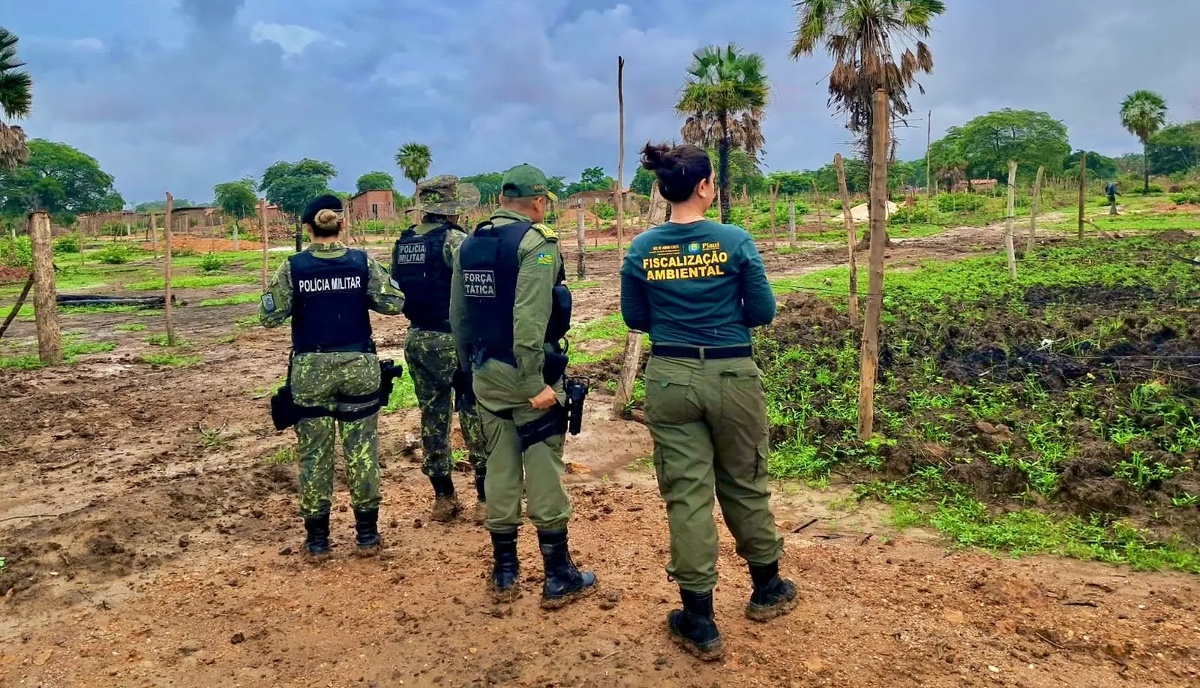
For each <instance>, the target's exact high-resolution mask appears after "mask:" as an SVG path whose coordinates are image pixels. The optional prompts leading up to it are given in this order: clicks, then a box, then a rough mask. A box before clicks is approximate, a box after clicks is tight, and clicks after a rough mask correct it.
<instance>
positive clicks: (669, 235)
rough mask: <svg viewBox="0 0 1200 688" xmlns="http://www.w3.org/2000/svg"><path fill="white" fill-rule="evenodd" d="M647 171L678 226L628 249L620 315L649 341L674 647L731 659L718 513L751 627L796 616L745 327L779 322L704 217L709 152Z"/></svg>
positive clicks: (755, 267) (749, 260)
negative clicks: (717, 615) (783, 569)
mask: <svg viewBox="0 0 1200 688" xmlns="http://www.w3.org/2000/svg"><path fill="white" fill-rule="evenodd" d="M642 166H643V167H645V168H646V169H649V170H651V171H653V172H654V173H655V174H656V176H657V177H658V185H659V191H660V192H661V193H662V196H663V198H665V199H666V200H667V201H668V202H669V203H670V204H671V220H670V221H669V222H667V223H666V224H663V225H660V226H658V227H655V228H653V229H651V230H649V231H647V232H644V233H642V234H641V235H639V236H638V237H637V238H636V239H634V240H633V242H632V243H631V244H630V247H629V252H628V254H627V255H626V257H625V262H624V264H623V266H622V268H621V314H622V316H623V317H624V319H625V323H626V324H627V325H628V326H629V328H630V329H631V330H640V331H643V332H648V333H649V334H650V339H651V341H652V346H651V349H650V353H651V356H650V359H649V360H648V361H647V363H646V401H645V404H646V424H647V426H649V428H650V434H651V436H652V437H653V439H654V467H655V472H656V475H657V478H658V486H659V491H660V492H661V494H662V496H663V499H664V500H665V501H666V505H667V521H668V524H669V526H670V531H671V561H670V564H669V565H668V566H667V571H668V573H669V574H670V575H671V576H672V577H673V578H674V579H675V580H676V581H677V582H678V583H679V596H680V598H681V600H682V602H683V609H677V610H675V611H673V612H671V613H670V614H669V615H668V617H667V625H668V628H669V629H670V632H671V635H672V637H673V638H674V639H675V640H676V641H677V642H678V643H679V644H680V645H682V646H683V647H684V648H685V649H686V650H688V651H689V652H691V653H693V654H695V655H697V656H698V657H700V658H701V659H705V660H715V659H718V658H720V657H721V656H722V654H723V652H724V644H723V642H722V639H721V634H720V632H719V631H718V630H717V626H716V622H715V620H714V615H713V595H712V591H713V588H714V587H715V586H716V583H717V569H716V564H717V528H716V524H715V523H714V522H713V495H714V492H715V494H716V499H717V500H718V501H720V503H721V512H722V514H723V515H724V517H725V523H726V525H728V526H729V530H730V532H731V533H733V537H734V540H735V541H736V543H737V553H738V555H739V556H741V557H742V558H743V559H745V560H746V561H747V562H748V563H749V565H750V578H751V581H752V583H753V586H754V590H753V593H752V594H751V596H750V602H749V605H748V606H747V607H746V616H747V617H749V618H750V619H752V620H754V621H766V620H768V619H771V618H773V617H775V616H779V615H780V614H784V613H786V612H787V611H789V610H790V609H791V608H792V607H794V606H795V601H796V587H795V585H793V584H792V582H791V581H789V580H786V579H783V578H780V577H779V564H778V562H779V557H780V555H781V554H782V551H783V540H782V538H781V537H780V536H779V533H778V532H777V531H776V529H775V518H774V516H773V515H772V514H771V508H770V505H769V504H768V500H769V497H770V489H769V485H768V482H767V450H768V445H767V413H766V394H765V392H764V390H763V386H762V382H761V380H760V372H759V369H758V366H757V365H755V363H754V360H753V359H752V358H751V353H752V352H751V339H750V328H752V327H758V326H761V325H766V324H768V323H770V322H771V321H772V320H773V319H774V317H775V297H774V295H773V294H772V292H771V287H770V285H769V284H768V283H767V278H766V272H765V269H764V267H763V263H762V259H761V258H760V257H759V254H758V249H757V247H756V246H755V244H754V240H753V239H752V238H751V237H750V235H749V234H748V233H747V232H746V230H744V229H742V228H741V227H736V226H733V225H723V224H719V223H717V222H713V221H711V220H708V219H706V218H705V214H704V213H705V211H706V210H708V208H709V206H711V205H712V202H713V199H714V198H715V197H716V189H715V188H714V184H713V173H712V164H711V163H710V162H709V158H708V154H707V153H706V152H705V151H704V150H703V149H701V148H697V147H695V146H679V147H675V148H672V147H669V146H666V145H660V146H652V145H649V144H647V145H646V147H645V149H643V151H642Z"/></svg>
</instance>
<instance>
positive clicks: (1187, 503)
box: [1171, 492, 1200, 509]
mask: <svg viewBox="0 0 1200 688" xmlns="http://www.w3.org/2000/svg"><path fill="white" fill-rule="evenodd" d="M1171 506H1173V507H1175V508H1176V509H1187V508H1191V507H1194V506H1200V495H1194V494H1189V493H1187V492H1184V493H1183V494H1181V495H1175V496H1174V497H1172V498H1171Z"/></svg>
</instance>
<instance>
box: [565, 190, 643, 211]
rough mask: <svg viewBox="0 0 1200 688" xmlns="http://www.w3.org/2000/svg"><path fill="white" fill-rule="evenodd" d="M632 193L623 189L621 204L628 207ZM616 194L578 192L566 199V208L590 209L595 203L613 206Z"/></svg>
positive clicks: (607, 191)
mask: <svg viewBox="0 0 1200 688" xmlns="http://www.w3.org/2000/svg"><path fill="white" fill-rule="evenodd" d="M633 195H634V194H633V192H632V191H630V190H629V189H625V190H624V191H622V192H621V202H622V203H624V204H625V205H629V199H630V198H631V197H632V196H633ZM615 198H616V194H615V193H613V192H612V191H610V190H607V189H606V190H602V191H580V192H579V193H575V194H571V195H570V196H568V197H567V201H566V207H568V208H590V207H591V206H594V205H596V204H597V203H608V204H610V205H615Z"/></svg>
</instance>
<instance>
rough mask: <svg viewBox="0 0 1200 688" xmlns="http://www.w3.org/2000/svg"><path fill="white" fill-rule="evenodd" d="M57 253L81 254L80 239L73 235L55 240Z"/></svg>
mask: <svg viewBox="0 0 1200 688" xmlns="http://www.w3.org/2000/svg"><path fill="white" fill-rule="evenodd" d="M54 252H55V253H79V237H77V236H75V235H73V234H71V235H67V236H63V237H59V238H57V239H55V240H54Z"/></svg>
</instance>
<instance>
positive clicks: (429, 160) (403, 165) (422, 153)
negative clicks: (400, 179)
mask: <svg viewBox="0 0 1200 688" xmlns="http://www.w3.org/2000/svg"><path fill="white" fill-rule="evenodd" d="M396 164H397V165H399V166H400V171H401V172H403V173H404V178H405V179H407V180H408V181H410V182H412V183H413V188H414V189H415V188H416V187H417V185H418V184H420V183H421V180H422V179H424V178H425V175H427V174H429V167H430V166H431V165H433V153H430V152H429V146H426V145H425V144H423V143H416V142H415V141H414V142H412V143H406V144H404V145H403V146H400V150H398V151H396ZM416 198H417V195H416V194H415V193H414V194H413V200H414V201H416Z"/></svg>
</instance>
